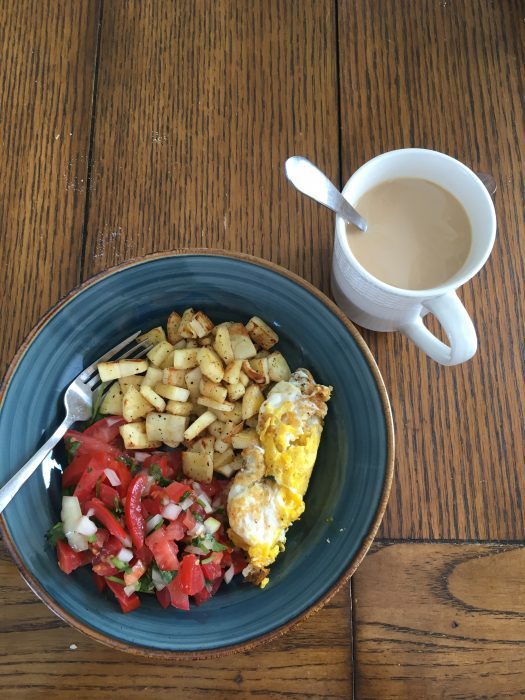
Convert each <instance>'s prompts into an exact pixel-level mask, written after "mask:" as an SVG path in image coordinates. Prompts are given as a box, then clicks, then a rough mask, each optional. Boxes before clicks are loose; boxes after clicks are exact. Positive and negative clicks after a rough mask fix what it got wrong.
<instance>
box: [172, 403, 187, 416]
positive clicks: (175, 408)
mask: <svg viewBox="0 0 525 700" xmlns="http://www.w3.org/2000/svg"><path fill="white" fill-rule="evenodd" d="M191 409H192V406H191V403H190V402H189V401H187V402H182V401H168V403H167V404H166V411H167V412H168V413H173V415H174V416H189V415H190V413H191Z"/></svg>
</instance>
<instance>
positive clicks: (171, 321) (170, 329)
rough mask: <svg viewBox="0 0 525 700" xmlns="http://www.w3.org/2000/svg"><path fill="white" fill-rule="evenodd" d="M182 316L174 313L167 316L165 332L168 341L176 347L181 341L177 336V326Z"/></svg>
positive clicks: (179, 336) (178, 335)
mask: <svg viewBox="0 0 525 700" xmlns="http://www.w3.org/2000/svg"><path fill="white" fill-rule="evenodd" d="M181 318H182V316H181V315H180V314H178V313H177V312H176V311H172V312H171V314H170V315H169V316H168V322H167V323H166V332H167V335H168V340H169V342H170V343H171V344H172V345H176V344H177V343H178V342H179V340H180V339H181V335H180V334H179V325H180V322H181Z"/></svg>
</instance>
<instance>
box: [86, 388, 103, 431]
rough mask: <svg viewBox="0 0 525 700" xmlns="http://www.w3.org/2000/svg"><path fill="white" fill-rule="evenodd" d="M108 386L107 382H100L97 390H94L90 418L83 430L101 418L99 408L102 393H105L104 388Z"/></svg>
mask: <svg viewBox="0 0 525 700" xmlns="http://www.w3.org/2000/svg"><path fill="white" fill-rule="evenodd" d="M108 384H109V382H102V384H101V385H100V386H99V387H98V389H95V391H94V392H93V402H92V409H91V417H90V418H89V420H88V421H86V423H85V424H84V430H85V429H86V428H89V426H90V425H93V423H96V422H97V421H98V420H100V419H101V418H103V416H102V415H101V413H100V407H101V406H102V402H103V401H104V392H105V391H106V387H107V386H108Z"/></svg>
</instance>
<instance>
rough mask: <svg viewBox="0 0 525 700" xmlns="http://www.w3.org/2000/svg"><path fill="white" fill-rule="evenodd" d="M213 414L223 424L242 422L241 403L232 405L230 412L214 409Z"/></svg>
mask: <svg viewBox="0 0 525 700" xmlns="http://www.w3.org/2000/svg"><path fill="white" fill-rule="evenodd" d="M213 412H214V413H215V415H216V416H217V418H218V419H219V420H220V421H222V422H223V423H227V422H232V423H238V422H239V421H241V420H242V403H241V402H240V401H237V402H236V403H234V404H233V410H232V411H219V410H218V409H216V408H214V409H213Z"/></svg>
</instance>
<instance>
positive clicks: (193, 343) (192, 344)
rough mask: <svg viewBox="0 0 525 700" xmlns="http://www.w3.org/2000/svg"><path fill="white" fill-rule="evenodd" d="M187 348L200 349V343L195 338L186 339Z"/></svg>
mask: <svg viewBox="0 0 525 700" xmlns="http://www.w3.org/2000/svg"><path fill="white" fill-rule="evenodd" d="M186 347H187V348H200V343H199V341H198V340H197V338H188V340H187V341H186Z"/></svg>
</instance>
